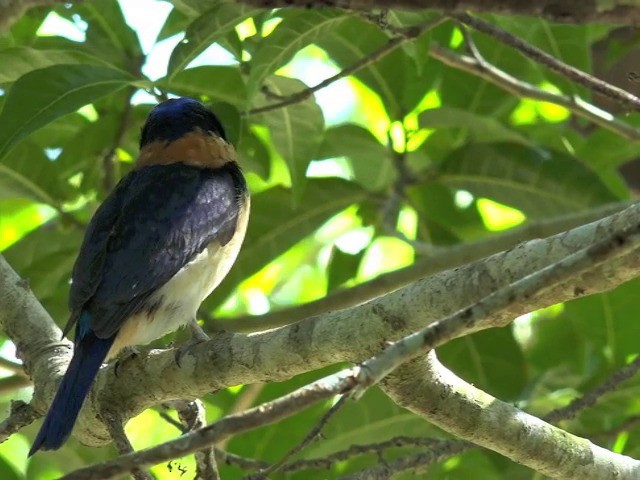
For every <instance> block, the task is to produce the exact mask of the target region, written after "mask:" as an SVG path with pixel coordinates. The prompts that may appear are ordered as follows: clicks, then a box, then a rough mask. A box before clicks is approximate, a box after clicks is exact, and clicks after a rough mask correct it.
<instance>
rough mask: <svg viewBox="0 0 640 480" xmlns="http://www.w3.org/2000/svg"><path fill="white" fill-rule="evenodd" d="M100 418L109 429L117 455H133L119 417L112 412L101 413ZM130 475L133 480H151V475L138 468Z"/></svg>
mask: <svg viewBox="0 0 640 480" xmlns="http://www.w3.org/2000/svg"><path fill="white" fill-rule="evenodd" d="M102 418H103V419H104V422H105V424H106V425H107V428H108V429H109V434H110V435H111V438H112V439H113V444H114V446H115V447H116V450H117V451H118V453H119V454H120V455H124V454H127V453H133V452H134V450H133V446H132V445H131V442H129V439H128V438H127V434H126V433H125V431H124V427H123V426H122V420H121V419H120V417H119V416H118V415H116V414H114V413H112V412H102ZM131 474H132V475H133V478H135V480H153V477H152V476H151V474H149V473H147V472H145V471H143V470H141V469H139V468H133V469H132V470H131Z"/></svg>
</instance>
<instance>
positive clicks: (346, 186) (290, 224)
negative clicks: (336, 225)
mask: <svg viewBox="0 0 640 480" xmlns="http://www.w3.org/2000/svg"><path fill="white" fill-rule="evenodd" d="M291 196H292V195H291V190H289V189H286V188H283V187H276V188H272V189H269V190H266V191H264V192H262V193H259V194H257V195H254V196H253V197H252V199H251V215H250V217H249V228H248V230H247V236H246V238H245V241H244V245H243V247H242V250H241V251H240V255H239V257H238V260H237V261H236V263H235V264H234V266H233V268H232V269H231V272H230V273H229V275H228V276H227V277H226V278H225V280H224V282H222V284H221V285H220V286H219V287H218V288H216V290H215V292H214V293H213V295H212V296H211V297H210V298H209V300H207V302H206V305H205V306H206V308H208V309H209V311H211V310H213V308H214V307H215V306H217V305H218V304H220V303H221V302H222V301H223V300H224V299H225V298H226V297H227V296H228V295H229V293H230V292H231V291H232V290H233V288H234V287H236V286H237V285H238V284H239V283H240V282H242V281H243V280H244V279H246V278H248V277H249V276H250V275H253V274H254V273H256V272H257V271H258V270H260V269H261V268H262V267H264V266H265V265H266V264H268V263H269V262H270V261H272V260H273V259H275V258H277V257H278V256H280V255H281V254H283V253H284V252H286V251H287V250H288V249H289V248H291V247H292V246H294V245H295V244H296V243H298V242H299V241H300V240H302V239H304V238H305V237H307V236H308V235H311V234H312V233H313V232H315V231H316V229H318V228H319V227H320V226H321V225H322V224H324V223H325V222H326V221H327V220H329V219H330V218H331V217H333V216H334V215H336V214H337V213H339V212H341V211H342V210H344V209H345V208H347V207H348V206H350V205H353V204H356V203H359V202H361V201H362V200H364V199H365V198H366V197H367V193H366V192H365V191H364V190H362V189H360V188H358V187H357V186H356V185H355V184H353V183H350V182H346V181H344V180H340V179H335V178H332V179H310V180H309V182H308V184H307V188H306V189H305V192H304V194H303V195H302V197H301V198H300V200H299V202H298V204H297V207H295V208H294V206H293V202H292V201H291Z"/></svg>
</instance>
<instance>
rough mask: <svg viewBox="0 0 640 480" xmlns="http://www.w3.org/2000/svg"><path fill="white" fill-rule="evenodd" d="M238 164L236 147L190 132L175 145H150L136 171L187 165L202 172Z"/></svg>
mask: <svg viewBox="0 0 640 480" xmlns="http://www.w3.org/2000/svg"><path fill="white" fill-rule="evenodd" d="M235 161H236V151H235V149H234V148H233V145H231V144H229V143H227V142H225V141H224V140H223V139H222V138H220V137H217V136H215V135H207V134H206V133H203V132H202V131H199V132H191V133H188V134H186V135H184V136H183V137H181V138H179V139H178V140H174V141H173V142H151V143H149V144H147V145H145V146H144V147H143V148H142V150H140V155H139V156H138V159H137V160H136V165H135V169H139V168H142V167H147V166H150V165H170V164H172V163H185V164H187V165H191V166H193V167H199V168H220V167H222V166H223V165H225V164H226V163H228V162H235Z"/></svg>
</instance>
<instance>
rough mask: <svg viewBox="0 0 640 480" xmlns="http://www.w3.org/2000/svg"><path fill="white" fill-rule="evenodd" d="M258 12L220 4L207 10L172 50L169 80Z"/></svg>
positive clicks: (231, 4) (233, 5) (228, 4)
mask: <svg viewBox="0 0 640 480" xmlns="http://www.w3.org/2000/svg"><path fill="white" fill-rule="evenodd" d="M259 11H260V10H259V9H256V8H251V7H248V6H246V5H242V4H237V3H221V4H219V5H216V6H215V7H213V8H211V9H209V10H207V11H206V12H205V13H203V14H202V15H201V16H200V17H198V18H197V19H196V20H194V21H193V22H192V23H191V24H190V25H189V27H188V28H187V31H186V33H185V37H184V39H183V40H182V42H180V43H179V44H178V45H176V47H175V48H174V49H173V52H172V53H171V58H169V68H168V76H169V78H171V77H173V76H174V75H176V74H177V73H178V72H179V71H180V70H183V69H184V68H186V67H187V65H188V64H189V63H190V62H191V60H193V59H194V58H196V57H197V56H198V55H200V54H201V53H202V52H203V51H204V50H205V49H206V48H207V47H208V46H209V45H211V44H212V43H213V42H215V41H216V40H218V39H220V38H221V37H223V36H224V34H226V33H228V32H230V31H231V30H233V29H234V28H235V26H236V25H238V24H239V23H240V22H242V21H243V20H244V19H246V18H248V17H250V16H252V15H254V14H255V13H257V12H259Z"/></svg>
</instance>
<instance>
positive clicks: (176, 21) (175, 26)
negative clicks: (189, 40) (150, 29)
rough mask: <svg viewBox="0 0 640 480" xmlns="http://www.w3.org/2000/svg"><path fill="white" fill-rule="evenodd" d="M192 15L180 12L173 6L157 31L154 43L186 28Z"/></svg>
mask: <svg viewBox="0 0 640 480" xmlns="http://www.w3.org/2000/svg"><path fill="white" fill-rule="evenodd" d="M192 18H193V17H190V16H188V15H187V14H185V13H183V12H181V11H180V10H178V9H177V8H174V9H173V10H171V12H169V15H168V16H167V19H166V20H165V22H164V24H163V25H162V28H161V29H160V31H159V32H158V36H157V38H156V43H157V42H160V41H162V40H165V39H167V38H169V37H173V36H174V35H177V34H178V33H180V32H183V31H184V30H186V28H187V25H189V23H190V22H191V19H192Z"/></svg>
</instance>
